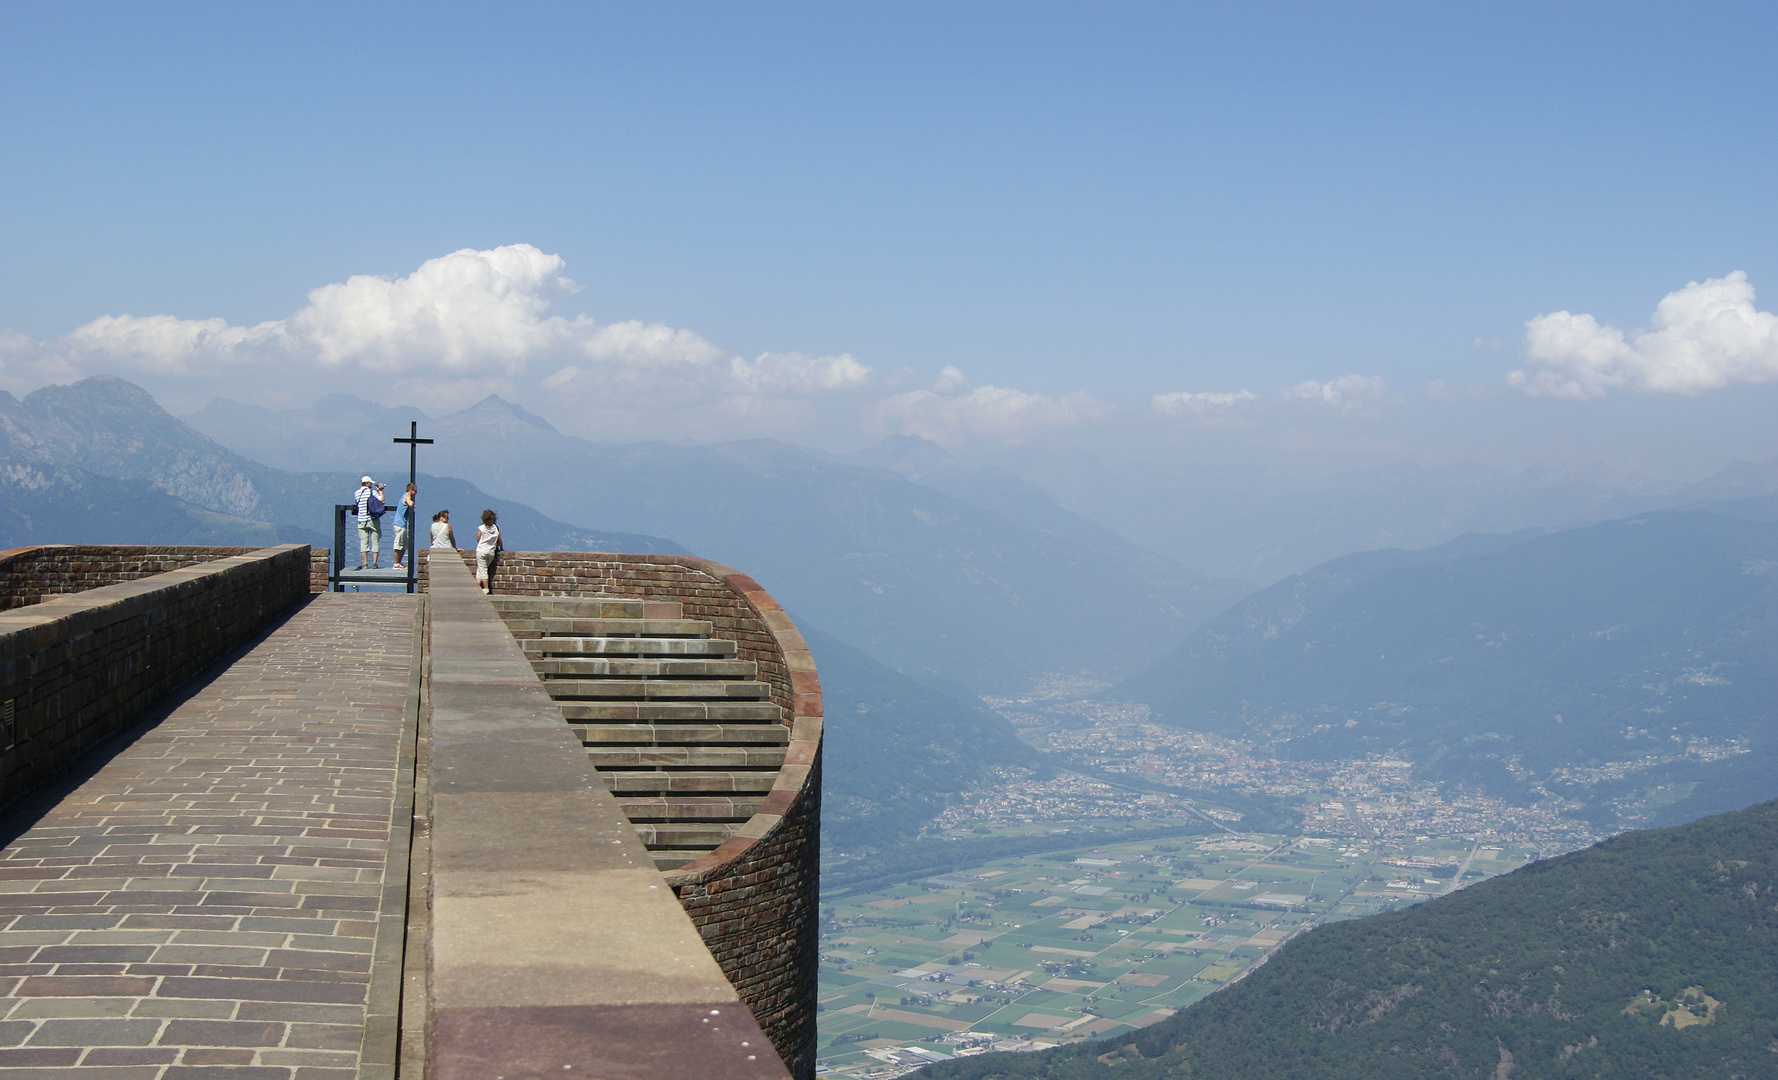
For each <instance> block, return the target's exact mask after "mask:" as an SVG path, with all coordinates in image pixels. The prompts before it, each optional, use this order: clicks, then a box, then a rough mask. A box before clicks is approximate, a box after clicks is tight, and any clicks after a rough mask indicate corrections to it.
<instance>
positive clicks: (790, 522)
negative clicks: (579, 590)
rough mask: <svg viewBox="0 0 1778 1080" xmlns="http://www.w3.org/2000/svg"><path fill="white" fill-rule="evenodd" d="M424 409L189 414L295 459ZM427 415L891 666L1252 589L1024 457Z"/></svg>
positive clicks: (1018, 663) (1062, 650)
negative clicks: (888, 462) (935, 471)
mask: <svg viewBox="0 0 1778 1080" xmlns="http://www.w3.org/2000/svg"><path fill="white" fill-rule="evenodd" d="M415 415H416V414H415V413H414V412H413V411H412V410H403V409H385V408H383V407H381V406H377V405H373V404H370V403H367V402H361V401H355V400H354V399H349V398H344V397H341V396H334V397H329V398H325V399H323V400H322V401H321V402H319V403H318V404H317V405H316V406H315V407H314V408H312V409H309V410H301V411H297V412H292V413H277V414H274V413H271V412H269V411H267V410H263V409H254V408H252V407H250V406H245V405H240V404H237V403H233V402H215V403H213V404H212V405H211V406H210V407H209V408H208V409H206V410H204V411H203V412H202V413H199V414H197V415H194V416H192V417H190V418H189V419H190V420H191V422H192V423H193V424H194V425H196V426H198V427H199V428H200V429H201V430H204V431H206V432H208V433H209V434H210V435H212V436H213V437H215V438H216V439H218V440H219V441H221V442H223V443H225V444H230V445H235V446H237V447H238V448H241V449H243V450H245V449H247V448H250V447H252V448H257V452H260V453H265V454H267V455H269V460H273V461H276V462H278V463H281V464H288V463H290V462H291V461H293V460H299V459H302V458H303V456H304V455H307V459H308V460H315V461H322V460H330V461H331V463H332V464H333V467H335V468H342V467H345V466H346V464H347V463H349V462H352V461H358V460H365V459H366V458H368V457H369V456H370V455H371V454H373V453H376V454H384V455H386V454H387V451H386V450H385V449H384V447H385V446H386V445H387V439H388V435H387V432H388V431H389V430H391V429H396V428H398V427H399V428H400V429H405V427H406V423H407V421H408V420H409V419H411V418H413V417H414V416H415ZM268 432H271V433H278V434H277V435H276V436H275V437H268V436H267V434H266V433H268ZM422 433H423V434H426V433H430V434H432V435H434V436H435V437H436V438H437V439H438V440H439V441H438V444H437V446H436V447H433V448H429V450H430V451H431V453H430V455H429V458H428V461H429V465H430V467H431V468H433V469H436V470H437V471H439V472H445V473H450V474H453V475H458V476H462V477H465V478H466V479H468V480H470V481H472V482H473V483H476V484H478V485H480V486H481V487H483V488H485V489H487V490H492V491H499V492H501V493H503V494H505V495H508V496H510V497H512V498H514V499H518V500H521V501H524V502H527V503H529V504H531V505H533V506H537V507H540V508H543V509H545V510H546V512H548V513H550V514H551V515H553V516H557V517H560V518H563V519H565V520H568V521H574V522H584V523H588V524H593V523H596V524H597V525H598V526H599V527H600V528H606V529H615V530H623V531H630V532H637V533H646V534H650V535H656V536H667V537H671V538H673V539H674V540H676V541H677V542H679V543H681V544H683V545H685V546H686V547H687V548H689V549H691V550H692V551H694V552H696V553H697V554H699V555H702V556H705V557H707V558H713V559H717V560H719V561H722V562H726V563H730V564H733V565H736V566H745V567H747V569H748V572H749V573H750V574H752V575H753V576H754V578H755V579H757V580H758V581H759V582H760V583H761V584H763V585H765V587H766V588H767V589H769V590H771V591H772V593H773V595H774V596H776V597H778V599H779V601H780V602H781V603H783V604H784V605H785V607H786V608H788V609H789V610H790V611H791V612H793V613H794V614H795V615H796V616H797V617H798V618H802V619H807V620H809V621H810V622H812V623H813V624H814V625H817V626H820V627H823V628H825V629H826V630H828V631H829V632H830V633H833V634H835V635H836V636H838V637H840V638H841V639H843V640H845V641H848V642H850V643H852V644H853V645H855V646H857V647H859V648H861V649H863V650H865V651H866V652H868V653H869V654H870V655H872V656H874V657H876V658H877V659H879V660H881V661H883V662H884V663H886V664H888V665H889V666H890V667H892V668H895V669H897V670H901V671H904V672H906V673H908V674H910V675H915V676H917V677H920V678H932V679H940V680H945V681H949V682H956V683H962V684H965V685H967V686H969V687H971V688H972V689H974V690H976V691H977V692H984V691H990V690H999V689H1006V688H1010V687H1014V686H1021V685H1023V684H1024V683H1025V682H1026V681H1027V680H1029V679H1030V678H1031V677H1033V676H1036V675H1039V674H1042V673H1044V672H1047V671H1052V670H1057V669H1063V668H1067V669H1089V670H1092V671H1094V672H1096V673H1099V674H1101V675H1105V676H1113V677H1115V676H1121V675H1124V674H1128V673H1129V672H1131V671H1134V670H1136V668H1138V667H1140V666H1141V665H1142V664H1144V663H1146V662H1147V661H1149V660H1151V659H1154V658H1156V657H1158V656H1160V655H1162V654H1163V653H1165V652H1166V651H1167V650H1168V649H1170V648H1172V647H1173V646H1175V645H1176V644H1178V643H1179V642H1180V641H1182V640H1184V638H1185V635H1186V634H1187V633H1188V632H1189V631H1190V630H1191V629H1192V628H1193V627H1195V626H1197V625H1198V624H1199V623H1201V622H1203V621H1204V620H1205V619H1207V618H1210V617H1211V616H1213V615H1215V614H1216V613H1217V612H1219V611H1221V610H1222V609H1223V608H1224V607H1226V606H1227V605H1228V604H1229V603H1230V602H1231V601H1233V600H1234V599H1235V598H1236V597H1238V596H1241V595H1243V594H1244V593H1246V592H1248V591H1249V590H1250V589H1251V586H1250V585H1248V584H1246V583H1243V582H1235V581H1210V580H1207V579H1205V578H1204V577H1203V576H1202V575H1200V574H1196V573H1194V572H1193V571H1191V570H1189V569H1188V568H1186V567H1184V566H1181V565H1178V564H1177V563H1174V562H1172V561H1171V560H1168V559H1166V558H1165V557H1163V556H1160V555H1156V554H1155V553H1153V552H1149V551H1145V550H1143V549H1141V548H1139V547H1138V546H1137V545H1135V544H1132V543H1130V542H1129V541H1128V540H1125V539H1123V538H1122V537H1119V536H1117V535H1116V534H1114V533H1112V532H1111V531H1110V530H1107V529H1104V528H1103V527H1101V526H1098V525H1095V524H1094V523H1092V522H1090V521H1086V520H1084V519H1081V518H1079V517H1078V516H1076V515H1073V514H1070V513H1068V512H1067V511H1065V510H1062V509H1061V508H1060V507H1058V506H1056V505H1055V504H1054V503H1053V502H1052V501H1050V500H1049V499H1048V497H1047V496H1044V495H1043V494H1042V493H1041V492H1040V491H1038V490H1037V489H1035V488H1033V487H1032V486H1031V485H1029V484H1025V483H1024V482H1022V481H1019V480H1018V479H1017V478H1016V477H1013V476H1011V475H1010V474H1000V473H991V474H986V475H984V476H976V477H966V478H965V479H964V480H963V481H961V482H954V481H955V477H954V476H952V477H947V478H946V480H945V483H946V484H947V486H948V487H949V489H950V490H961V488H963V487H965V486H970V491H969V492H968V494H970V495H971V496H972V498H973V499H974V500H975V501H970V500H966V499H964V498H959V497H957V496H956V495H953V494H950V493H947V490H941V489H940V488H939V487H936V486H929V485H927V484H925V483H916V482H914V481H912V480H910V479H908V477H907V476H905V475H903V474H902V473H901V472H898V471H896V470H894V469H891V468H887V467H883V466H882V465H879V464H876V463H874V462H868V463H853V462H848V461H842V460H839V459H836V458H834V457H833V456H831V455H828V454H824V453H821V452H819V451H815V450H808V449H804V448H801V447H796V446H790V445H787V444H783V443H778V442H773V441H770V440H752V441H747V442H738V443H722V444H717V445H708V446H698V445H688V444H679V443H625V444H621V445H607V444H602V443H596V442H592V441H589V440H586V439H580V438H575V437H572V436H568V435H563V434H561V433H560V432H558V431H556V430H555V429H554V428H553V427H551V426H550V425H549V424H548V423H546V422H545V421H543V420H542V419H540V418H538V417H536V416H533V415H531V414H530V413H527V412H525V411H524V410H522V409H519V408H517V407H515V406H513V405H511V404H509V403H507V402H504V401H501V400H500V399H498V398H488V399H487V400H484V401H483V402H481V403H480V404H478V405H476V406H474V407H473V408H470V409H466V410H464V411H462V412H458V413H453V414H451V415H449V416H444V417H439V418H437V419H435V420H428V421H427V422H426V424H425V425H424V428H423V431H422ZM379 440H381V441H379ZM928 445H930V444H928ZM311 448H312V449H311ZM932 449H933V450H936V449H937V448H936V447H933V448H932ZM327 455H333V456H332V457H331V458H329V457H327ZM930 471H931V470H928V473H930ZM966 471H967V470H964V469H962V467H961V466H956V467H954V468H953V470H952V472H953V473H961V472H966ZM510 536H511V539H510V541H509V543H510V544H511V545H512V546H514V547H527V546H530V541H528V540H527V539H526V538H525V537H524V536H523V534H522V533H520V532H516V531H515V532H511V533H510Z"/></svg>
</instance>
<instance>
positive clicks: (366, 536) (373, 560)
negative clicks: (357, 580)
mask: <svg viewBox="0 0 1778 1080" xmlns="http://www.w3.org/2000/svg"><path fill="white" fill-rule="evenodd" d="M353 501H354V502H356V503H357V504H358V569H360V570H362V569H364V567H365V563H366V562H367V561H368V562H369V564H370V567H371V569H373V570H374V569H376V565H377V554H378V552H379V549H380V548H382V546H383V485H381V484H379V483H377V482H376V481H375V480H372V479H371V478H370V477H369V476H366V477H365V478H364V479H362V480H360V481H359V482H358V493H357V494H356V495H354V496H353Z"/></svg>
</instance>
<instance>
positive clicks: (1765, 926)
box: [919, 802, 1778, 1080]
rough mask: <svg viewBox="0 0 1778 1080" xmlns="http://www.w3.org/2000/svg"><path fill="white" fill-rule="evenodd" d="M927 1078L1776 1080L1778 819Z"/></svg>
mask: <svg viewBox="0 0 1778 1080" xmlns="http://www.w3.org/2000/svg"><path fill="white" fill-rule="evenodd" d="M919 1075H920V1076H921V1077H923V1078H931V1080H1025V1078H1031V1080H1036V1078H1042V1080H1101V1078H1103V1080H1113V1078H1115V1080H1160V1078H1163V1077H1166V1078H1177V1077H1201V1078H1205V1080H1210V1078H1214V1080H1283V1078H1290V1080H1395V1078H1401V1080H1408V1078H1415V1080H1418V1078H1424V1077H1441V1078H1449V1080H1470V1078H1473V1080H1505V1078H1509V1077H1510V1080H1544V1078H1550V1080H1555V1078H1561V1080H1581V1078H1589V1080H1590V1078H1599V1080H1642V1078H1647V1080H1656V1078H1678V1077H1723V1078H1725V1080H1726V1078H1730V1077H1746V1078H1750V1080H1751V1078H1758V1077H1774V1076H1778V802H1770V803H1764V804H1761V805H1759V806H1755V807H1752V808H1750V809H1747V810H1742V811H1737V812H1734V813H1729V814H1722V815H1719V816H1716V817H1711V818H1706V819H1703V820H1701V821H1697V822H1693V823H1692V824H1689V825H1684V826H1679V827H1677V828H1671V829H1662V830H1649V831H1642V832H1634V833H1626V834H1624V835H1622V836H1619V837H1616V838H1615V839H1612V840H1608V841H1605V842H1604V843H1601V844H1598V845H1596V846H1594V847H1592V848H1588V849H1586V850H1585V851H1579V852H1575V853H1573V854H1571V855H1565V856H1562V857H1561V858H1557V859H1550V860H1548V861H1545V862H1540V863H1533V864H1531V865H1530V866H1526V867H1524V868H1522V869H1520V870H1518V871H1515V872H1513V873H1511V874H1507V875H1504V876H1502V877H1498V878H1494V879H1492V880H1489V881H1485V882H1482V883H1480V884H1477V885H1473V886H1471V887H1469V888H1467V889H1464V890H1462V891H1461V892H1457V893H1453V894H1450V895H1448V896H1445V897H1442V898H1440V899H1437V900H1431V901H1428V902H1427V903H1424V904H1421V905H1419V906H1418V907H1414V908H1409V909H1407V910H1405V911H1400V912H1395V913H1391V914H1387V915H1376V916H1372V917H1370V918H1367V919H1360V920H1356V921H1352V922H1342V923H1335V924H1332V925H1329V926H1324V927H1321V928H1320V929H1317V930H1314V931H1312V932H1310V933H1308V934H1305V935H1303V936H1301V937H1299V938H1297V939H1296V940H1295V941H1293V942H1291V943H1290V944H1288V945H1286V946H1285V947H1284V948H1283V949H1282V950H1280V951H1279V953H1278V954H1277V956H1275V957H1274V958H1273V959H1272V961H1271V962H1270V963H1268V964H1266V965H1265V966H1263V967H1261V968H1259V969H1258V970H1257V971H1255V972H1254V973H1253V974H1252V975H1251V976H1249V977H1248V978H1247V979H1245V980H1243V981H1241V982H1238V983H1235V984H1234V985H1231V986H1229V987H1228V988H1226V989H1224V990H1222V991H1219V992H1218V993H1215V994H1213V995H1211V996H1210V997H1208V998H1205V999H1204V1000H1202V1001H1200V1002H1198V1003H1197V1004H1195V1005H1193V1006H1192V1007H1191V1008H1189V1009H1186V1010H1184V1011H1183V1012H1181V1013H1179V1014H1178V1015H1176V1016H1174V1017H1172V1018H1171V1019H1168V1020H1165V1021H1162V1022H1161V1023H1159V1024H1156V1025H1154V1026H1153V1027H1149V1028H1145V1029H1143V1030H1141V1031H1138V1032H1134V1033H1132V1034H1129V1035H1125V1036H1120V1037H1118V1038H1116V1039H1113V1040H1108V1041H1105V1042H1099V1043H1084V1044H1081V1045H1079V1046H1071V1047H1066V1048H1063V1049H1058V1050H1053V1051H1046V1052H1044V1053H1040V1054H989V1055H985V1056H982V1057H976V1058H968V1059H960V1060H957V1061H953V1062H946V1063H943V1064H940V1065H934V1066H931V1067H929V1068H927V1069H925V1070H923V1071H922V1072H921V1073H920V1074H919Z"/></svg>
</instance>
